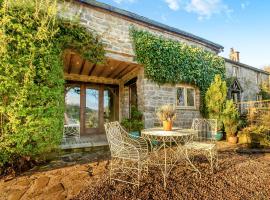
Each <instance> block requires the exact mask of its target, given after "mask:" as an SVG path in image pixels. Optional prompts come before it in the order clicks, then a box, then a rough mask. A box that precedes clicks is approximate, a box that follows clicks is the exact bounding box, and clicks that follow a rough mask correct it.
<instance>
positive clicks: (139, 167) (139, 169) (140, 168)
mask: <svg viewBox="0 0 270 200" xmlns="http://www.w3.org/2000/svg"><path fill="white" fill-rule="evenodd" d="M141 172H142V164H141V162H140V161H138V184H137V185H138V188H140V179H141Z"/></svg>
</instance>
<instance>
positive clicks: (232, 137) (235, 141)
mask: <svg viewBox="0 0 270 200" xmlns="http://www.w3.org/2000/svg"><path fill="white" fill-rule="evenodd" d="M237 140H238V138H237V137H236V136H231V137H228V142H229V143H231V144H236V143H237Z"/></svg>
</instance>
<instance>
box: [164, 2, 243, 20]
mask: <svg viewBox="0 0 270 200" xmlns="http://www.w3.org/2000/svg"><path fill="white" fill-rule="evenodd" d="M165 2H166V3H167V4H168V6H169V8H170V9H172V10H174V11H177V10H179V9H183V10H185V11H187V12H190V13H195V14H197V15H198V19H199V20H203V19H209V18H211V17H212V15H214V14H220V13H224V14H226V15H227V16H228V17H229V18H230V14H231V13H232V12H233V10H232V9H230V8H229V7H228V6H227V5H226V4H225V3H223V0H165ZM247 5H248V4H246V3H245V5H244V6H247Z"/></svg>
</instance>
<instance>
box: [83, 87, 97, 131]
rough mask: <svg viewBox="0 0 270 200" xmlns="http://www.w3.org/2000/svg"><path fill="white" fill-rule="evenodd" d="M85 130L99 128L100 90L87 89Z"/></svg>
mask: <svg viewBox="0 0 270 200" xmlns="http://www.w3.org/2000/svg"><path fill="white" fill-rule="evenodd" d="M85 128H86V129H93V128H95V129H96V128H99V90H98V89H94V88H86V102H85Z"/></svg>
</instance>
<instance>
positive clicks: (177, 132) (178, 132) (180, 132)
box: [141, 127, 197, 137]
mask: <svg viewBox="0 0 270 200" xmlns="http://www.w3.org/2000/svg"><path fill="white" fill-rule="evenodd" d="M141 132H142V134H143V135H150V136H161V137H172V136H175V137H178V136H187V135H193V134H196V133H197V131H196V130H194V129H182V128H177V127H175V128H173V129H172V130H171V131H164V130H163V128H149V129H144V130H142V131H141Z"/></svg>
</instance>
